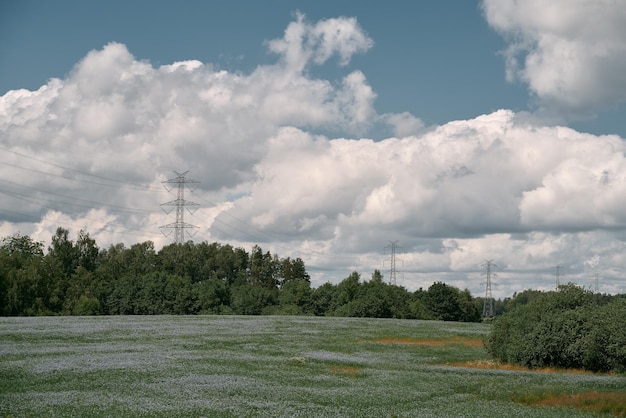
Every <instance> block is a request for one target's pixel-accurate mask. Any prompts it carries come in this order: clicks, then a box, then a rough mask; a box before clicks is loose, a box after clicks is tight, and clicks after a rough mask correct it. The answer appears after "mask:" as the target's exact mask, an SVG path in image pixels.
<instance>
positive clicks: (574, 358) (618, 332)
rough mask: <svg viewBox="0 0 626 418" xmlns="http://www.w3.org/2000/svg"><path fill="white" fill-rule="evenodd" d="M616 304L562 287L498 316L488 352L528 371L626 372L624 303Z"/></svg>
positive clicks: (581, 291) (625, 315) (585, 292)
mask: <svg viewBox="0 0 626 418" xmlns="http://www.w3.org/2000/svg"><path fill="white" fill-rule="evenodd" d="M618 301H619V300H618V299H615V300H614V301H612V302H610V303H609V304H608V305H605V306H603V307H598V304H597V302H596V299H595V297H594V295H593V294H592V293H591V292H589V291H587V290H584V289H582V288H580V287H578V286H576V285H572V284H568V285H563V286H560V287H559V289H558V291H556V292H546V293H542V294H541V295H539V296H537V297H536V298H533V300H531V301H530V302H529V303H527V304H519V305H517V306H516V307H515V308H513V309H512V310H511V311H509V312H506V313H505V314H504V315H502V316H500V317H498V318H496V320H495V321H494V323H493V327H492V331H491V333H490V335H489V337H488V339H487V349H488V350H489V352H490V353H491V355H492V356H493V357H494V358H496V359H498V360H500V361H502V362H504V363H514V364H521V365H523V366H526V367H531V368H535V367H560V368H586V369H589V370H592V371H606V370H609V369H611V370H618V371H622V370H626V349H624V347H626V331H624V327H623V324H624V323H625V322H624V321H626V305H623V304H621V303H618ZM616 324H618V325H616Z"/></svg>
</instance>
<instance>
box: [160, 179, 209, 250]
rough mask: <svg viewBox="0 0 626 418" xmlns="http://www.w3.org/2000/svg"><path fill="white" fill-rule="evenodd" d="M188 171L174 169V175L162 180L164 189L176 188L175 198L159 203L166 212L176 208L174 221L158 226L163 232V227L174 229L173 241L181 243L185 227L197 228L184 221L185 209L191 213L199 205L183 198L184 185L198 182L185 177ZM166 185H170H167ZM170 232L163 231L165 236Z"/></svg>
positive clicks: (183, 238)
mask: <svg viewBox="0 0 626 418" xmlns="http://www.w3.org/2000/svg"><path fill="white" fill-rule="evenodd" d="M188 172H189V171H185V172H184V173H178V172H176V171H174V173H175V174H176V177H174V178H172V179H169V180H166V181H163V182H162V183H163V187H165V190H167V191H168V192H170V191H172V189H174V188H176V189H177V193H176V200H172V201H169V202H166V203H162V204H161V207H162V208H163V210H164V211H165V213H167V214H169V213H170V212H172V210H173V209H174V208H175V209H176V222H173V223H170V224H167V225H163V226H161V227H160V228H161V232H163V229H170V230H174V242H175V243H176V244H182V243H184V242H185V230H186V229H193V228H197V226H195V225H191V224H188V223H185V209H187V211H188V212H189V213H190V214H193V213H194V212H195V211H196V210H197V209H198V206H200V205H199V204H197V203H194V202H190V201H188V200H185V185H186V184H190V183H200V182H199V181H197V180H189V179H187V178H185V175H186V174H187V173H188ZM168 185H171V187H168ZM168 207H169V208H170V209H169V210H167V209H166V208H168ZM171 233H172V232H171V231H170V232H168V233H165V232H163V234H164V235H165V236H166V237H169V236H170V235H171ZM190 236H193V234H190Z"/></svg>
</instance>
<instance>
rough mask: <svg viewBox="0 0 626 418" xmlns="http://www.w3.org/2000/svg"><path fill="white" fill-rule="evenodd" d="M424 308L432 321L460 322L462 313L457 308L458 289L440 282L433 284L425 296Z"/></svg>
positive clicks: (458, 307) (459, 308)
mask: <svg viewBox="0 0 626 418" xmlns="http://www.w3.org/2000/svg"><path fill="white" fill-rule="evenodd" d="M426 306H427V307H428V309H429V310H430V311H431V312H432V314H433V317H434V319H438V320H443V321H460V320H461V319H462V311H461V307H460V306H459V289H457V288H456V287H453V286H449V285H447V284H445V283H442V282H435V283H433V284H432V285H431V286H430V287H429V288H428V292H427V295H426Z"/></svg>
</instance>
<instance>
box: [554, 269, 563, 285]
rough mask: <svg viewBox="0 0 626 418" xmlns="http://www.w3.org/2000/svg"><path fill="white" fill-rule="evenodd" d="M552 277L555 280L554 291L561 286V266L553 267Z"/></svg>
mask: <svg viewBox="0 0 626 418" xmlns="http://www.w3.org/2000/svg"><path fill="white" fill-rule="evenodd" d="M554 276H555V278H556V289H557V290H558V289H559V286H560V285H561V266H560V265H559V264H557V265H556V266H555V267H554Z"/></svg>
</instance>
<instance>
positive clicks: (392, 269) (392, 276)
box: [385, 241, 402, 285]
mask: <svg viewBox="0 0 626 418" xmlns="http://www.w3.org/2000/svg"><path fill="white" fill-rule="evenodd" d="M387 248H389V249H390V251H391V255H390V257H389V264H390V266H389V284H393V285H395V284H396V282H397V281H396V278H397V275H398V271H397V270H396V261H400V262H401V263H402V260H400V259H399V258H397V257H396V253H397V251H398V250H399V249H401V248H402V247H400V246H399V245H398V241H389V245H387V246H386V247H385V250H387ZM385 261H386V260H385Z"/></svg>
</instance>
